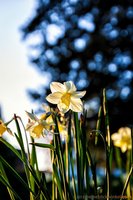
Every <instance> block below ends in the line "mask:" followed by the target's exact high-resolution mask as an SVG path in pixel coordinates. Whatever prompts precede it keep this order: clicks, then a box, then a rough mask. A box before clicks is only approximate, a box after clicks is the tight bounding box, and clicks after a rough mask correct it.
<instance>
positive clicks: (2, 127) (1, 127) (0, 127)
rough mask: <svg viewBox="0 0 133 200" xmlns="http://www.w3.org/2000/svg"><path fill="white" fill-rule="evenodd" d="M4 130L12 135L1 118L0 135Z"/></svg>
mask: <svg viewBox="0 0 133 200" xmlns="http://www.w3.org/2000/svg"><path fill="white" fill-rule="evenodd" d="M5 131H7V132H8V133H10V134H11V135H13V134H12V131H11V130H10V128H8V127H7V125H6V124H5V123H4V122H3V121H2V120H0V137H1V136H2V135H3V133H4V132H5Z"/></svg>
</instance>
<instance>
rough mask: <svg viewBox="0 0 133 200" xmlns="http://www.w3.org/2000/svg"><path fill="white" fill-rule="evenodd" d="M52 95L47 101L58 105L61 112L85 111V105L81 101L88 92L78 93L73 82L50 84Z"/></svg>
mask: <svg viewBox="0 0 133 200" xmlns="http://www.w3.org/2000/svg"><path fill="white" fill-rule="evenodd" d="M50 89H51V92H52V93H51V94H49V95H48V96H47V97H46V100H47V101H48V102H50V103H52V104H57V107H58V108H59V110H60V111H61V112H63V113H66V112H67V111H68V110H69V109H71V110H72V111H74V112H82V111H83V103H82V101H81V100H80V98H82V97H83V96H84V95H85V93H86V91H81V92H78V91H76V90H77V88H76V86H75V85H74V83H73V82H72V81H67V82H64V83H63V84H61V83H58V82H53V83H51V84H50Z"/></svg>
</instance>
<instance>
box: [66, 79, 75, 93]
mask: <svg viewBox="0 0 133 200" xmlns="http://www.w3.org/2000/svg"><path fill="white" fill-rule="evenodd" d="M64 85H65V88H66V91H67V92H69V93H73V92H75V91H76V90H77V88H76V86H75V85H74V83H73V82H72V81H67V82H64Z"/></svg>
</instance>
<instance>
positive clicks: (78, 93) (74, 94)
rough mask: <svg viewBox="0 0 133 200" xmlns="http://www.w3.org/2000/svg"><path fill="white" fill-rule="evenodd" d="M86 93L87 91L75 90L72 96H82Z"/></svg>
mask: <svg viewBox="0 0 133 200" xmlns="http://www.w3.org/2000/svg"><path fill="white" fill-rule="evenodd" d="M85 94H86V91H82V92H74V93H73V94H72V97H74V98H82V97H83V96H84V95H85Z"/></svg>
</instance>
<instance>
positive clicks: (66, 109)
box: [57, 102, 69, 113]
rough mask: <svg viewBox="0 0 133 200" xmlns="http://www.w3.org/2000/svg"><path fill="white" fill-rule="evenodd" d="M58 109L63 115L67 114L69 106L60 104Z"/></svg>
mask: <svg viewBox="0 0 133 200" xmlns="http://www.w3.org/2000/svg"><path fill="white" fill-rule="evenodd" d="M57 107H58V109H59V110H60V111H61V112H62V113H66V112H67V111H68V110H69V106H67V105H66V104H64V103H62V102H59V103H58V104H57Z"/></svg>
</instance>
